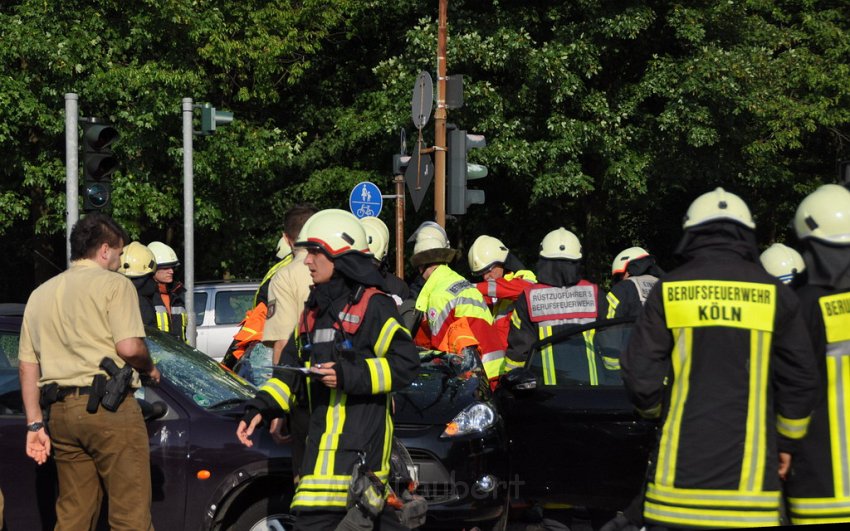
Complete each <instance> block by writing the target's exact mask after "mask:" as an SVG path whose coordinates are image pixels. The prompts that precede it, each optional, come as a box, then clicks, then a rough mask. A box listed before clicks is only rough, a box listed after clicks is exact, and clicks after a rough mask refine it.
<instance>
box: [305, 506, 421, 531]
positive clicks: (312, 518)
mask: <svg viewBox="0 0 850 531" xmlns="http://www.w3.org/2000/svg"><path fill="white" fill-rule="evenodd" d="M354 510H357V509H354ZM345 517H346V513H344V512H333V511H300V512H299V513H298V515H297V516H296V517H295V531H334V530H335V529H337V528H338V526H339V525H340V524H341V523H342V521H343V519H344V518H345ZM365 522H368V520H367V519H366V518H365V517H358V518H355V521H353V522H346V523H347V524H350V525H346V526H344V527H343V528H342V529H363V530H364V531H365V530H366V529H372V530H374V531H408V528H407V527H404V526H402V525H401V522H400V521H399V519H398V516H397V515H396V512H395V510H394V509H391V508H387V507H384V510H383V512H382V513H381V514H380V516H379V517H378V519H377V520H375V521H374V522H373V526H372V527H371V528H370V527H368V525H363V524H364V523H365Z"/></svg>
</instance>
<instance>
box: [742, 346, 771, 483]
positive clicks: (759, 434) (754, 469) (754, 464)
mask: <svg viewBox="0 0 850 531" xmlns="http://www.w3.org/2000/svg"><path fill="white" fill-rule="evenodd" d="M771 337H772V334H770V333H769V332H762V331H760V330H752V331H750V363H749V367H750V382H749V393H748V397H747V431H746V436H745V438H744V459H743V463H742V465H741V480H740V482H739V484H738V488H739V489H741V491H744V492H760V491H761V490H762V487H763V484H764V466H765V463H764V462H765V452H766V451H767V431H766V429H767V421H768V419H766V418H765V412H766V411H767V393H768V387H769V386H768V366H769V364H770V341H771Z"/></svg>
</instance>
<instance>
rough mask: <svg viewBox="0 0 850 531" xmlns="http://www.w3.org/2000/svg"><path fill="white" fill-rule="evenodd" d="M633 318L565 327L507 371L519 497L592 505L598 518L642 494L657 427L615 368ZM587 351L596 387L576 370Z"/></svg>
mask: <svg viewBox="0 0 850 531" xmlns="http://www.w3.org/2000/svg"><path fill="white" fill-rule="evenodd" d="M633 321H634V320H633V319H616V320H615V319H612V320H608V321H598V322H594V323H589V324H585V325H562V326H561V328H562V329H561V330H560V331H557V332H556V333H555V334H554V335H552V336H551V337H549V338H547V339H546V340H541V341H538V343H537V344H536V345H535V348H534V349H533V350H532V352H531V354H530V355H529V357H528V359H527V361H526V364H525V366H524V367H523V368H519V369H516V370H514V371H511V372H510V373H508V374H506V375H504V376H502V379H501V386H500V388H499V390H498V391H497V392H496V395H497V402H498V404H499V409H500V412H501V414H502V415H503V416H504V418H505V424H506V426H507V428H508V433H509V436H510V439H511V470H512V471H514V472H515V473H516V478H515V479H516V480H517V481H516V486H517V488H516V491H515V492H516V494H517V499H515V500H514V501H515V502H519V501H526V502H533V503H537V504H540V505H542V506H543V507H544V508H545V507H553V508H565V507H576V508H582V509H587V510H588V511H589V512H590V513H591V516H593V517H594V518H593V519H594V520H595V521H596V522H597V523H598V522H599V521H601V520H604V519H605V518H607V517H609V516H613V513H614V511H616V510H622V509H624V508H625V507H626V506H627V505H628V504H629V502H631V500H632V499H634V497H635V496H636V495H637V494H638V493H639V492H640V488H641V485H642V483H643V480H644V478H645V476H646V467H647V458H648V454H649V451H650V449H651V448H652V445H653V444H654V440H655V439H654V437H655V425H654V424H653V423H651V422H649V421H646V420H643V419H641V418H640V417H639V416H637V415H636V413H635V412H634V407H633V406H632V405H631V404H630V402H629V400H628V398H627V396H626V392H625V388H624V387H623V384H622V379H621V376H620V371H619V370H618V369H617V367H618V366H619V358H620V353H621V352H622V351H623V350H624V349H625V347H626V344H627V342H628V338H629V335H630V333H631V330H632V327H633ZM589 356H590V357H592V358H594V359H595V360H596V365H597V366H598V367H599V370H598V371H597V372H596V374H595V375H594V379H595V380H596V381H595V382H594V384H593V385H592V384H591V382H590V380H589V377H586V376H584V375H582V376H578V375H579V374H581V371H576V370H575V368H576V366H577V362H584V363H586V360H587V358H588V357H589ZM606 367H607V368H606Z"/></svg>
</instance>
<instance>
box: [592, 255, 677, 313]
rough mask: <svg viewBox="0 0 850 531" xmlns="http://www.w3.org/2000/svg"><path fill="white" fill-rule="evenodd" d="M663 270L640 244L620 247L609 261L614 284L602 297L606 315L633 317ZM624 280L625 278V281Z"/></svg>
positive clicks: (638, 311)
mask: <svg viewBox="0 0 850 531" xmlns="http://www.w3.org/2000/svg"><path fill="white" fill-rule="evenodd" d="M663 274H664V271H662V270H661V268H660V267H658V266H657V265H656V264H655V257H654V256H652V255H651V254H649V252H648V251H647V250H646V249H644V248H642V247H629V248H628V249H625V250H623V251H620V254H618V255H617V256H616V257H614V261H613V262H612V263H611V277H612V278H613V281H614V287H613V288H611V291H610V293H608V295H607V296H606V297H605V298H606V300H607V301H608V314H607V316H606V317H607V318H608V319H615V318H618V317H637V316H638V315H640V311H641V309H642V308H643V303H644V302H646V297H647V295H649V291H650V290H651V289H652V286H654V285H655V283H656V282H658V277H660V276H661V275H663ZM626 281H627V282H626Z"/></svg>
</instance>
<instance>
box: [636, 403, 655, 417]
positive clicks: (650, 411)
mask: <svg viewBox="0 0 850 531" xmlns="http://www.w3.org/2000/svg"><path fill="white" fill-rule="evenodd" d="M637 412H638V415H640V416H641V417H643V418H645V419H657V418H658V417H660V416H661V404H656V405H654V406H652V407H650V408H647V409H638V410H637Z"/></svg>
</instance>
